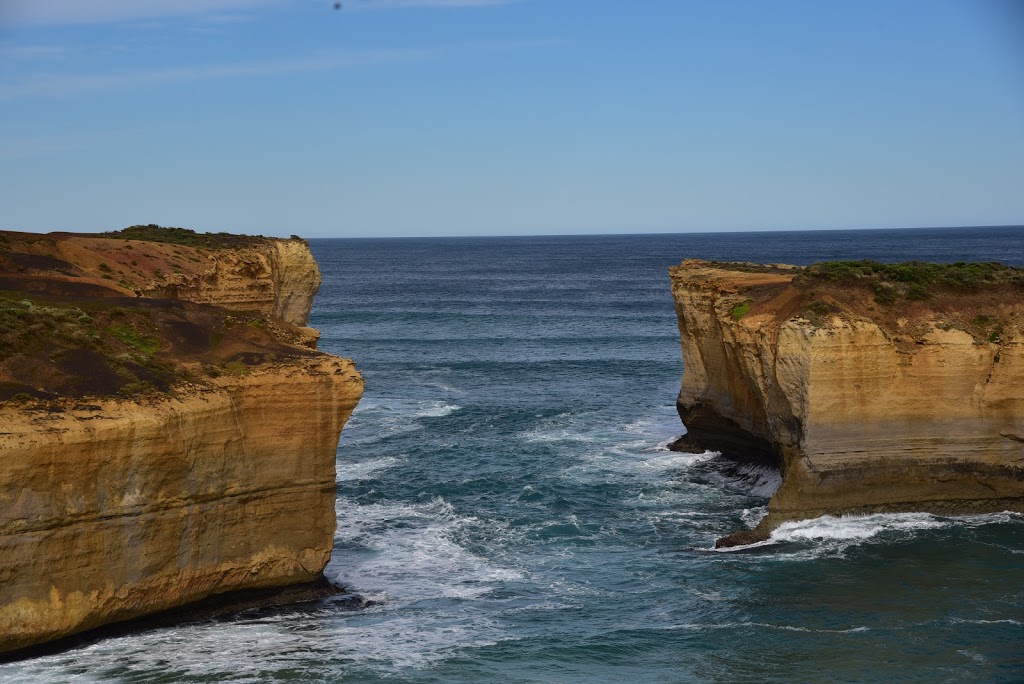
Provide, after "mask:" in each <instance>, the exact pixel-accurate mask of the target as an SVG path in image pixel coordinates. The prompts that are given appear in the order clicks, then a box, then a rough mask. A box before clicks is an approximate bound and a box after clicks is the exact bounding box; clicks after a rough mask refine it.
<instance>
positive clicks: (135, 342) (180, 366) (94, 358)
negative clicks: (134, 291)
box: [0, 290, 318, 402]
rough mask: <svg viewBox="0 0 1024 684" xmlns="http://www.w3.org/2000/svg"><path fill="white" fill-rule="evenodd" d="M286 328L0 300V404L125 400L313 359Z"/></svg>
mask: <svg viewBox="0 0 1024 684" xmlns="http://www.w3.org/2000/svg"><path fill="white" fill-rule="evenodd" d="M301 338H302V335H301V333H300V332H299V330H298V329H297V328H295V327H294V326H290V325H289V324H287V323H283V322H281V321H276V320H269V319H267V318H264V317H262V316H259V315H256V314H242V313H233V312H230V311H227V310H226V309H221V308H219V307H215V306H210V305H205V304H195V303H192V302H184V301H175V300H166V299H147V298H141V297H139V298H128V297H46V296H38V295H36V296H28V295H25V294H24V293H19V292H11V291H2V290H0V402H2V401H8V400H14V401H29V400H38V399H43V400H49V399H58V398H62V397H72V398H82V397H101V396H124V397H127V396H134V395H140V394H147V393H153V392H168V391H171V390H172V389H173V387H174V386H175V385H177V384H179V383H183V382H188V383H191V384H193V385H203V384H204V383H205V382H206V381H207V379H209V378H216V377H219V376H221V375H230V376H243V375H246V374H247V373H248V372H249V371H250V369H251V368H252V367H253V366H256V365H259V364H264V363H271V362H284V361H288V360H294V359H300V358H306V357H310V356H315V355H318V352H315V351H313V350H311V349H308V348H304V347H301V346H298V345H297V344H296V343H297V342H300V341H301Z"/></svg>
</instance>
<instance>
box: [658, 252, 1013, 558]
mask: <svg viewBox="0 0 1024 684" xmlns="http://www.w3.org/2000/svg"><path fill="white" fill-rule="evenodd" d="M798 273H799V271H798V270H794V269H788V268H761V269H760V270H758V269H755V268H753V267H748V268H744V267H739V266H721V265H716V264H712V263H709V262H700V261H685V262H683V264H682V265H680V266H678V267H675V268H673V269H671V276H672V288H673V294H674V297H675V302H676V310H677V313H678V316H679V330H680V336H681V342H682V349H683V359H684V375H683V385H682V389H681V391H680V394H679V400H678V405H679V410H680V414H681V415H682V416H683V418H684V422H686V424H687V428H688V430H689V431H690V433H691V434H690V435H688V441H689V442H690V443H691V444H690V445H689V446H690V447H691V448H692V446H697V447H699V448H700V449H705V448H710V449H718V450H721V451H723V453H724V454H725V455H727V456H732V457H734V458H739V459H745V458H750V457H752V456H753V457H757V458H759V459H762V460H763V458H765V457H768V458H774V459H775V460H776V462H777V463H778V465H779V467H780V469H781V471H782V474H783V482H782V485H781V487H780V488H779V490H778V491H777V492H776V494H775V495H774V496H773V497H772V499H771V501H770V502H769V506H768V509H769V514H768V517H767V518H766V519H765V520H764V521H762V522H761V524H759V525H758V527H757V528H756V529H755V530H753V531H744V532H743V533H741V534H737V535H730V537H726V538H724V539H722V540H719V544H720V545H724V546H727V545H734V544H745V543H751V542H752V541H758V540H760V539H765V538H767V536H768V535H769V534H770V532H771V530H772V529H774V528H775V527H776V526H777V525H778V524H779V523H781V522H783V521H785V520H791V519H800V518H811V517H816V516H819V515H824V514H842V513H867V512H882V511H889V512H898V511H928V512H934V513H939V514H961V513H974V512H986V511H995V510H1024V442H1022V441H1021V436H1022V435H1024V344H1022V341H1024V322H1022V321H1024V318H1022V311H1021V306H1022V305H1021V298H1020V296H1019V293H1017V292H1015V291H1010V292H1007V291H996V292H992V291H978V292H977V293H966V294H964V293H955V294H949V295H948V296H946V295H943V294H941V293H939V294H938V295H936V296H935V297H934V299H933V300H932V301H929V302H912V303H907V302H904V303H903V304H902V305H900V304H896V305H888V306H886V305H882V304H877V303H875V302H874V301H873V300H872V299H871V296H870V295H869V294H868V291H866V290H865V291H862V290H861V289H860V288H858V286H857V285H856V284H854V285H841V286H840V285H831V284H828V283H821V282H810V283H807V282H801V279H800V278H796V279H795V280H794V277H795V276H796V275H798ZM901 306H902V308H897V307H901ZM971 321H974V323H971ZM978 321H982V322H986V323H985V325H989V323H987V322H988V321H991V322H992V323H991V325H997V324H998V328H997V329H998V334H995V333H991V332H990V333H987V334H984V335H983V334H982V333H984V331H981V332H979V330H977V329H976V328H977V326H978V325H981V323H978ZM972 326H974V327H972ZM993 329H995V328H993ZM688 417H692V420H691V421H689V422H687V418H688ZM679 446H680V447H687V446H688V445H687V444H686V443H684V444H681V445H679Z"/></svg>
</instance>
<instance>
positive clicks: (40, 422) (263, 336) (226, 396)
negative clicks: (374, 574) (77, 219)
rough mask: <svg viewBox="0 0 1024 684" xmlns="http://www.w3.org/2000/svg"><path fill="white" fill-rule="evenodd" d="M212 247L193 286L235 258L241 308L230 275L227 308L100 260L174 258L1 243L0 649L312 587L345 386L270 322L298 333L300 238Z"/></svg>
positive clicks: (100, 241) (18, 237)
mask: <svg viewBox="0 0 1024 684" xmlns="http://www.w3.org/2000/svg"><path fill="white" fill-rule="evenodd" d="M152 233H153V231H150V235H148V236H147V237H148V238H152V237H153V234H152ZM156 236H157V237H162V236H161V235H160V234H159V231H157V235H156ZM192 236H194V238H188V236H186V237H187V238H188V239H195V240H196V241H199V240H200V239H202V240H205V239H206V238H207V236H197V235H196V234H192ZM170 237H172V238H173V237H176V236H175V235H174V234H173V233H172V234H171V235H170ZM212 237H214V238H216V239H217V240H218V241H219V242H220V244H219V245H218V246H216V247H206V248H203V250H204V251H205V250H209V251H210V252H213V251H214V250H216V253H215V254H210V253H206V254H204V253H203V252H198V256H197V257H196V258H203V259H206V261H205V262H204V263H205V264H206V266H208V267H210V269H212V270H208V271H204V272H205V273H211V272H216V270H217V268H219V266H217V264H221V265H225V264H235V265H237V264H242V263H246V260H248V263H250V264H252V265H253V268H252V276H251V281H250V282H251V283H252V286H253V289H254V293H253V294H252V297H251V299H250V300H249V301H251V302H252V303H253V304H254V310H244V309H243V305H242V304H241V302H242V301H244V300H245V296H246V295H245V292H244V289H245V288H244V283H245V280H244V277H243V275H242V273H243V271H242V270H241V268H240V267H239V269H236V270H235V271H234V275H232V277H231V286H230V287H225V288H223V289H222V290H219V291H223V292H226V293H227V294H226V297H227V299H228V300H229V301H228V303H229V304H230V306H231V309H228V308H224V307H221V306H215V305H214V304H213V303H211V302H212V301H213V300H215V298H216V297H215V294H214V293H215V290H213V289H210V288H211V287H212V286H210V283H214V282H220V283H221V284H223V281H222V280H219V278H220V276H216V277H211V278H207V279H205V280H204V279H202V278H200V279H199V280H198V281H196V282H199V283H200V284H201V285H202V284H203V283H205V284H206V285H203V286H202V287H199V288H198V289H196V290H186V291H175V292H174V293H172V294H174V295H175V297H177V298H167V297H153V296H148V295H153V294H168V293H167V292H163V291H157V290H156V289H145V288H139V291H138V292H132V293H131V295H130V296H126V294H127V293H126V292H125V290H126V288H125V287H123V286H121V285H119V284H118V283H117V282H114V283H111V280H113V278H115V277H120V273H119V268H120V267H121V266H122V265H127V266H132V263H131V262H132V259H127V258H126V257H124V258H121V257H119V258H118V259H114V258H112V256H111V255H112V254H116V253H117V249H124V246H125V244H130V245H131V247H130V248H129V249H127V250H126V251H127V252H130V253H131V256H132V257H133V258H134V260H135V262H136V263H135V267H136V268H138V270H139V271H141V272H142V273H143V274H145V273H147V271H146V270H145V269H142V268H141V265H142V264H143V261H144V260H145V259H150V260H151V261H147V262H146V263H147V264H149V265H150V266H151V265H152V263H155V260H156V259H157V257H159V258H161V259H169V260H170V261H169V262H160V263H164V264H165V265H166V264H167V263H176V262H175V261H174V259H173V258H172V257H182V256H184V255H188V254H190V253H191V252H188V251H185V247H177V246H175V245H174V243H170V242H151V241H150V240H135V239H133V240H131V241H127V240H123V239H121V238H92V237H65V236H56V237H55V236H53V235H52V234H51V235H45V236H26V235H25V234H17V233H0V265H3V266H4V268H3V269H2V270H0V559H2V561H3V562H2V563H0V654H2V653H13V652H17V651H18V650H20V649H24V648H26V647H30V646H33V645H36V644H41V643H45V642H48V641H51V640H55V639H60V638H62V637H66V636H68V635H72V634H76V633H80V632H83V631H86V630H89V629H92V628H95V627H100V626H103V625H108V624H111V623H115V622H120V621H124V620H130V619H133V618H137V617H140V616H145V615H150V614H153V613H156V612H158V611H164V610H168V609H173V608H178V607H181V606H187V605H189V604H192V603H193V602H196V601H201V600H203V599H207V598H210V597H215V596H225V595H228V594H230V593H231V592H236V593H237V592H243V591H248V590H262V589H269V588H276V587H285V586H292V585H298V584H303V583H308V582H312V581H315V580H317V579H318V578H321V577H322V571H323V568H324V567H325V566H326V564H327V561H328V560H329V558H330V555H331V550H332V547H333V537H334V528H335V512H334V502H335V488H336V484H335V480H336V478H335V451H336V448H337V445H338V438H339V435H340V433H341V430H342V427H343V426H344V424H345V422H346V421H347V420H348V418H349V416H350V415H351V413H352V411H353V409H354V408H355V406H356V404H357V402H358V401H359V399H360V397H361V396H362V391H363V380H362V377H361V376H360V375H359V373H358V372H357V371H356V369H355V367H354V365H353V363H352V362H351V361H350V360H348V359H341V358H337V357H334V356H331V355H328V354H323V353H320V352H317V351H315V350H314V349H312V348H311V347H310V344H309V342H310V335H309V333H308V329H306V328H303V327H300V326H299V325H295V324H294V323H293V322H290V321H288V320H285V319H283V318H280V317H278V316H277V314H281V315H284V316H287V317H289V318H290V319H291V321H294V322H297V323H301V324H304V323H305V321H306V320H307V317H308V314H309V305H310V304H311V303H312V296H313V293H315V290H316V287H315V286H316V285H317V284H318V283H319V273H318V272H317V271H316V268H315V263H314V262H313V261H312V257H311V256H309V253H308V248H306V246H305V243H303V242H302V241H301V240H287V241H272V240H266V239H261V238H245V239H244V243H245V244H241V245H239V244H230V240H229V238H230V239H234V238H233V237H232V236H228V238H224V237H222V236H221V237H218V236H212ZM238 239H239V240H240V241H242V238H238ZM112 242H113V243H115V245H114V246H113V247H110V246H108V244H109V243H112ZM118 243H119V244H120V247H118ZM264 243H266V244H264ZM276 243H283V245H284V246H283V247H281V245H280V244H277V246H275V244H276ZM26 245H27V247H26ZM186 247H187V246H186ZM279 247H281V249H279ZM176 248H177V249H179V250H180V254H175V249H176ZM193 249H194V248H193ZM236 251H237V253H235V252H236ZM303 252H304V254H303ZM54 254H57V255H58V256H54ZM270 254H277V255H278V257H280V256H281V255H285V257H287V259H284V257H281V259H278V257H273V258H271V257H269V256H267V255H270ZM142 255H148V256H142ZM254 255H255V256H254ZM257 256H260V257H265V260H261V259H257V258H256V257H257ZM139 257H142V258H139ZM275 259H278V260H277V261H275ZM282 259H283V260H285V261H287V264H288V265H287V266H282ZM184 260H185V261H188V259H187V258H185V259H184ZM303 263H305V264H307V265H308V264H312V267H311V270H310V271H309V272H306V273H300V272H298V271H299V270H300V265H301V264H303ZM12 265H13V266H12ZM164 267H165V266H163V267H159V268H160V270H161V271H163V268H164ZM147 268H148V267H147ZM204 268H205V267H204ZM225 268H227V267H226V266H225ZM232 268H234V267H232ZM279 269H284V271H285V272H284V273H281V272H279ZM183 270H184V269H183ZM105 275H111V278H105V277H104V276H105ZM135 277H136V278H137V280H136V281H135V282H136V283H141V282H143V280H144V278H143V277H142V276H139V275H138V274H135ZM147 282H148V281H147ZM267 283H272V284H273V283H278V284H277V285H271V286H269V287H268V286H267ZM281 283H283V285H281ZM207 286H209V287H207ZM203 287H207V289H203ZM275 288H276V289H275ZM307 290H308V292H307ZM268 291H269V292H271V294H269V295H268ZM281 292H284V293H286V294H287V293H288V292H290V293H292V295H294V296H292V295H287V296H283V297H279V296H278V294H277V293H281ZM296 293H305V294H302V296H301V297H299V296H298V295H297V294H296ZM183 295H189V296H192V295H195V298H196V299H203V300H205V303H197V302H194V301H184V299H185V297H184V296H183ZM282 302H283V303H282ZM314 339H315V338H314Z"/></svg>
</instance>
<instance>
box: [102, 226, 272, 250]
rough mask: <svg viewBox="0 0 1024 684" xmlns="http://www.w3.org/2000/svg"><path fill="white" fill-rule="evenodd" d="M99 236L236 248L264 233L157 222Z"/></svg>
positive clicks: (209, 247)
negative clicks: (213, 230)
mask: <svg viewBox="0 0 1024 684" xmlns="http://www.w3.org/2000/svg"><path fill="white" fill-rule="evenodd" d="M97 237H104V238H113V239H116V240H141V241H144V242H164V243H168V244H172V245H183V246H185V247H201V248H204V249H234V248H238V247H248V246H250V245H253V244H255V243H257V242H259V241H261V240H266V238H265V237H263V236H262V235H235V234H232V233H223V232H221V233H197V232H196V231H194V230H191V229H189V228H176V227H170V226H159V225H157V224H155V223H148V224H145V225H135V226H128V227H127V228H122V229H121V230H112V231H107V232H105V233H99V234H98V235H97Z"/></svg>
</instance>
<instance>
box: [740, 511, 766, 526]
mask: <svg viewBox="0 0 1024 684" xmlns="http://www.w3.org/2000/svg"><path fill="white" fill-rule="evenodd" d="M766 515H768V507H767V506H755V507H753V508H744V509H743V512H742V513H740V519H741V520H742V521H743V524H744V525H746V526H747V527H750V528H754V527H756V526H757V523H759V522H761V521H762V520H763V519H764V517H765V516H766Z"/></svg>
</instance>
